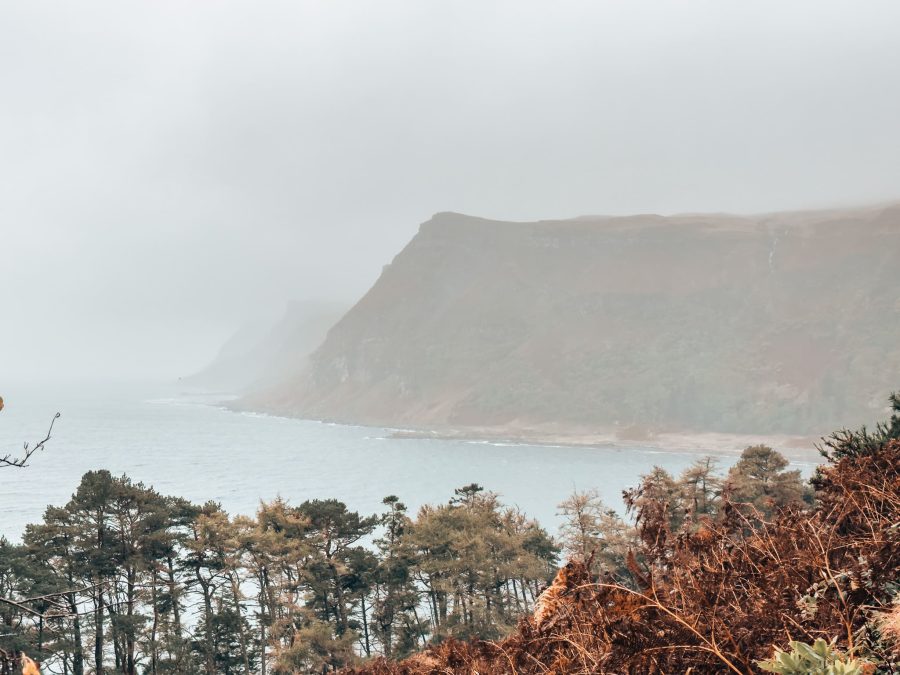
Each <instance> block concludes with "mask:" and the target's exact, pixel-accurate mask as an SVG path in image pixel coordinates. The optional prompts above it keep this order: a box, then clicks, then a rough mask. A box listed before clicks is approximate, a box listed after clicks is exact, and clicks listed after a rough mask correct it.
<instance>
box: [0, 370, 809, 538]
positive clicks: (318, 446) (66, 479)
mask: <svg viewBox="0 0 900 675" xmlns="http://www.w3.org/2000/svg"><path fill="white" fill-rule="evenodd" d="M5 386H6V385H5ZM0 394H2V395H3V396H4V398H5V399H6V409H5V410H3V412H2V413H0V455H2V454H6V452H13V453H17V452H19V450H20V448H21V444H22V442H23V441H24V440H31V441H36V440H39V439H40V438H42V437H43V434H44V432H45V431H46V428H47V425H48V423H49V421H50V418H51V417H52V415H53V414H54V413H55V412H56V411H57V410H59V411H60V412H61V413H62V416H61V417H60V419H59V420H58V421H57V423H56V427H55V428H54V433H53V439H52V440H51V441H50V442H49V443H48V445H47V448H46V450H45V451H44V452H42V453H39V454H37V455H35V456H34V458H33V459H32V461H31V466H30V467H28V468H26V469H11V468H6V469H0V536H6V537H7V538H9V539H13V540H17V539H19V538H20V536H21V533H22V531H23V529H24V527H25V525H26V523H31V522H37V521H39V520H40V519H41V516H42V514H43V511H44V509H45V507H46V506H47V505H48V504H53V505H63V504H65V503H66V502H67V501H68V499H69V498H70V496H71V494H72V492H73V491H74V490H75V488H76V486H77V485H78V481H79V479H80V477H81V475H82V474H83V473H84V472H86V471H89V470H91V469H101V468H102V469H109V470H110V471H112V472H113V473H114V474H123V473H124V474H127V475H128V476H130V477H131V478H132V479H133V480H135V481H141V482H143V483H145V484H148V485H152V486H153V487H155V488H156V489H157V490H158V491H159V492H161V493H163V494H171V495H180V496H183V497H186V498H188V499H191V500H193V501H195V502H204V501H207V500H216V501H218V502H221V503H222V504H223V506H224V507H225V508H226V509H227V510H228V511H229V512H231V513H245V514H253V513H254V512H255V511H256V509H257V506H258V505H259V502H260V500H261V499H262V500H270V499H272V498H274V497H276V496H279V495H280V496H282V497H284V498H286V499H288V500H290V501H292V502H295V503H299V502H301V501H303V500H305V499H313V498H330V497H333V498H337V499H340V500H342V501H344V502H346V504H347V505H348V506H349V507H350V508H352V509H356V510H359V511H361V512H363V513H367V514H368V513H374V512H380V511H381V500H382V498H384V497H385V496H386V495H389V494H395V495H397V496H399V497H400V498H401V500H402V501H404V502H405V503H406V505H407V506H408V507H409V508H410V510H411V511H414V510H415V509H418V508H419V507H420V506H421V505H422V504H425V503H429V502H443V501H446V500H448V499H449V498H450V497H452V496H453V489H454V488H457V487H460V486H462V485H466V484H468V483H473V482H474V483H479V484H481V485H483V486H484V487H485V488H487V489H489V490H493V491H495V492H497V493H499V494H500V495H501V498H502V501H503V502H504V503H505V504H508V505H515V506H518V507H519V508H521V509H522V510H523V511H524V512H526V513H527V514H528V515H530V516H533V517H536V518H538V520H540V522H541V523H543V524H544V525H545V526H546V527H548V528H549V529H551V530H555V529H556V528H557V527H558V524H559V518H558V516H557V509H556V505H557V504H558V503H559V502H560V501H562V500H563V499H565V498H566V496H568V495H569V494H570V493H571V492H572V490H573V489H580V490H583V489H587V488H597V489H598V490H599V491H600V493H601V495H602V496H603V498H604V500H605V501H606V503H607V504H608V505H609V506H611V507H613V508H615V509H617V510H619V511H620V512H621V510H622V501H621V492H622V490H623V489H624V488H627V487H629V486H631V485H634V484H635V482H636V481H637V479H638V477H639V475H640V474H641V473H643V472H646V471H647V470H648V469H649V468H650V467H652V466H653V465H654V464H658V465H660V466H662V467H664V468H666V469H668V470H669V471H672V472H678V471H681V470H682V469H683V468H685V467H686V466H688V465H689V464H690V463H691V462H692V461H693V460H694V459H695V458H696V457H697V456H698V455H697V453H684V452H681V453H679V452H670V451H666V450H660V449H658V448H649V447H648V448H639V447H627V448H621V447H597V448H565V447H545V446H534V445H515V444H499V443H485V442H467V441H444V440H431V439H393V438H390V431H388V430H385V429H377V428H370V427H354V426H341V425H333V424H323V423H320V422H314V421H307V420H294V419H285V418H279V417H271V416H266V415H256V414H249V413H235V412H231V411H228V410H225V409H223V408H222V407H221V406H219V405H216V399H215V398H213V397H202V396H197V395H186V394H181V393H179V392H178V391H177V389H175V388H173V387H165V386H159V385H153V386H151V385H135V384H127V385H126V384H96V383H93V384H90V385H75V384H67V385H47V386H35V385H30V386H7V388H6V389H4V390H3V391H2V392H0ZM720 460H721V463H722V466H723V468H724V467H727V466H728V465H729V464H730V463H731V462H733V461H734V458H733V457H724V458H720ZM798 466H800V468H802V469H804V473H808V472H809V471H810V470H811V467H812V465H811V464H809V465H803V464H798Z"/></svg>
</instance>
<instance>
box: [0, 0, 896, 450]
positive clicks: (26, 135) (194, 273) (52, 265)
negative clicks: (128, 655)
mask: <svg viewBox="0 0 900 675" xmlns="http://www.w3.org/2000/svg"><path fill="white" fill-rule="evenodd" d="M897 63H900V5H898V4H897V3H896V2H893V1H891V0H883V1H872V2H866V3H857V2H849V1H846V2H833V1H828V2H822V1H815V2H813V1H806V2H792V3H782V2H774V1H765V2H753V3H736V2H721V1H719V0H716V1H703V2H701V1H698V2H691V3H685V2H674V1H662V2H642V1H637V2H628V3H624V2H595V1H593V0H592V1H585V2H567V3H538V2H528V1H526V2H523V1H522V0H514V1H513V0H510V1H501V2H484V1H482V0H478V1H475V0H471V1H470V0H460V1H455V2H437V1H430V0H423V1H416V2H409V1H407V2H395V1H390V0H389V1H385V2H355V1H354V2H348V1H340V0H339V1H331V2H294V1H291V2H277V1H276V2H268V3H256V2H227V1H226V2H216V3H201V2H196V3H186V2H176V1H164V2H153V3H122V2H94V1H90V0H85V1H83V2H78V3H71V2H24V1H23V2H4V3H2V5H0V92H2V94H0V96H2V103H0V270H2V272H3V288H4V292H3V293H2V300H0V317H2V322H3V323H2V330H0V385H2V382H3V381H11V380H10V378H14V379H32V380H50V379H61V378H64V379H73V378H80V377H84V376H88V375H89V376H92V377H101V378H108V377H115V378H120V379H125V378H135V377H142V378H147V377H152V378H154V379H158V380H170V379H172V378H174V377H177V376H179V375H184V374H187V373H189V372H192V371H193V370H196V369H197V368H199V367H200V366H202V365H203V364H204V363H205V362H206V361H208V360H209V358H210V357H211V356H212V354H213V353H214V352H215V350H216V349H217V347H218V346H219V345H220V344H221V342H222V341H223V340H224V338H225V337H227V335H229V334H230V333H231V332H232V331H234V330H235V329H236V328H237V327H238V326H239V325H241V324H242V323H244V322H245V321H247V320H249V319H256V318H262V317H271V316H273V315H276V314H278V313H279V312H281V311H282V309H283V307H284V306H285V303H287V302H288V301H292V300H301V301H302V300H316V299H321V300H334V301H339V302H344V303H347V304H350V303H352V302H353V301H354V300H355V299H356V298H357V297H358V296H359V295H360V294H361V293H362V292H364V291H365V290H366V289H367V288H368V287H369V286H370V284H371V283H372V282H373V280H374V279H375V278H376V277H377V275H378V273H379V271H380V269H381V266H382V265H383V264H385V263H387V262H388V261H389V260H390V259H391V257H392V256H393V255H394V254H395V253H396V252H397V251H398V250H399V249H400V248H401V247H402V246H403V244H404V243H405V242H406V241H408V240H409V238H410V237H411V236H412V234H413V233H414V232H415V230H416V227H417V224H418V223H419V222H421V221H423V220H425V219H426V218H428V217H429V215H430V214H432V213H434V212H437V211H444V210H455V211H461V212H467V213H473V214H477V215H482V216H488V217H494V218H506V219H535V218H550V217H565V216H575V215H579V214H584V213H598V212H601V213H630V212H648V211H653V212H663V213H671V212H680V211H695V210H708V211H717V210H728V211H760V210H774V209H782V208H800V207H811V206H832V205H839V204H852V203H861V202H871V201H878V200H884V199H892V198H896V197H897V196H898V191H897V185H898V179H900V152H898V150H900V126H898V125H897V123H896V120H897V119H898V118H900V90H898V88H897V87H896V86H895V83H896V81H897V72H896V70H897ZM0 393H2V394H3V395H4V396H5V397H7V398H8V399H9V400H10V401H13V400H15V398H16V392H15V391H10V390H9V388H8V386H7V387H5V388H4V389H3V390H2V391H0ZM3 438H4V439H7V432H6V430H4V432H3Z"/></svg>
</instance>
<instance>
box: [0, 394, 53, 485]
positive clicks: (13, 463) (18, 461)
mask: <svg viewBox="0 0 900 675" xmlns="http://www.w3.org/2000/svg"><path fill="white" fill-rule="evenodd" d="M2 401H3V399H0V410H2V409H3V403H2ZM58 419H59V413H56V414H55V415H54V416H53V419H51V420H50V428H49V429H47V435H46V436H45V437H44V439H43V440H42V441H40V442H39V443H36V444H35V445H34V446H29V445H28V443H27V442H26V443H25V446H24V450H23V453H24V454H22V456H21V457H13V456H12V455H11V454H7V455H5V456H3V457H0V469H2V468H5V467H15V468H17V469H21V468H23V467H26V466H28V460H29V459H31V456H32V455H34V453H36V452H37V451H39V450H43V449H44V445H45V444H46V443H47V441H49V440H50V434H52V433H53V425H54V424H55V423H56V420H58Z"/></svg>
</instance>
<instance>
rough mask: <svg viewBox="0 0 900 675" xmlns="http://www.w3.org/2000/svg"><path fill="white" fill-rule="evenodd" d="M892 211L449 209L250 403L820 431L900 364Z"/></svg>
mask: <svg viewBox="0 0 900 675" xmlns="http://www.w3.org/2000/svg"><path fill="white" fill-rule="evenodd" d="M898 256H900V206H896V205H895V206H890V207H879V208H870V209H858V210H846V211H817V212H798V213H776V214H767V215H760V216H747V217H738V216H728V215H715V214H706V215H684V216H673V217H661V216H654V215H640V216H631V217H621V218H613V217H585V218H579V219H575V220H565V221H542V222H533V223H510V222H499V221H490V220H484V219H481V218H473V217H468V216H463V215H459V214H454V213H442V214H438V215H436V216H434V217H433V218H432V219H431V220H429V221H428V222H426V223H424V224H423V225H422V226H421V229H420V230H419V233H418V234H417V235H416V236H415V237H414V238H413V239H412V241H411V242H410V243H409V245H408V246H407V247H406V248H405V249H404V250H403V251H402V252H401V253H400V254H399V255H398V256H397V257H396V258H395V259H394V260H393V262H392V263H391V264H390V265H388V266H387V267H385V269H384V272H383V273H382V275H381V277H380V278H379V279H378V281H377V283H376V284H375V285H374V286H373V288H372V289H371V290H370V291H369V292H368V293H367V294H366V295H365V296H364V297H363V298H362V299H361V300H360V301H359V302H358V303H357V304H356V306H355V307H353V308H352V309H351V310H350V311H349V312H348V313H347V314H346V315H345V316H344V317H343V318H342V319H341V320H340V321H338V322H337V324H336V325H335V326H334V327H333V328H332V329H331V330H330V331H329V333H328V337H327V338H326V339H325V341H324V343H323V344H322V345H321V346H320V347H319V348H318V350H316V351H315V353H314V354H313V356H312V358H311V363H310V366H309V368H308V369H307V370H306V371H305V372H304V373H303V374H302V375H299V376H295V377H294V378H292V379H291V380H290V381H289V382H287V383H284V384H282V385H281V386H279V387H275V388H270V389H268V390H266V391H264V392H261V393H257V394H255V395H253V396H251V397H249V398H248V399H247V400H246V401H245V402H244V405H246V406H247V407H250V408H256V409H265V410H270V411H275V412H278V413H281V414H288V415H298V416H304V417H312V418H316V419H331V420H337V421H346V422H351V423H364V424H373V425H381V426H391V427H401V428H413V429H436V430H442V429H456V430H459V429H462V430H465V429H475V430H478V431H480V432H482V433H483V432H484V431H485V430H493V431H495V432H497V433H499V434H506V435H517V434H519V433H524V432H528V431H529V430H531V431H541V432H545V433H548V434H559V435H577V434H581V433H590V432H597V431H609V430H612V431H619V432H620V433H622V434H623V435H628V434H632V435H634V434H645V433H651V432H654V431H666V432H669V431H675V432H685V431H701V432H705V431H718V432H734V433H748V434H766V433H785V434H800V435H803V434H812V435H815V436H820V435H822V434H825V433H828V432H829V431H830V430H831V429H834V428H836V427H837V426H838V425H840V424H850V425H854V426H855V425H860V424H864V423H869V422H871V421H872V420H875V419H879V418H880V416H881V414H882V410H883V395H884V392H885V391H890V389H891V387H892V386H893V385H894V383H893V382H891V381H890V380H891V378H893V377H895V376H896V373H897V372H898V370H900V347H898V344H897V340H896V336H897V335H898V334H900V301H898V298H897V293H896V289H898V288H900V266H898V265H897V264H896V261H897V258H898Z"/></svg>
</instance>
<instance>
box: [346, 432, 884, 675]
mask: <svg viewBox="0 0 900 675" xmlns="http://www.w3.org/2000/svg"><path fill="white" fill-rule="evenodd" d="M640 526H641V528H642V529H643V531H644V532H646V533H652V536H647V537H646V538H645V539H644V543H643V545H642V546H641V548H640V550H637V551H635V552H634V554H633V555H631V556H630V559H629V567H630V569H631V570H632V575H633V578H632V579H631V580H614V579H597V578H593V577H592V576H591V575H590V574H589V572H588V567H587V566H586V565H585V564H584V563H583V562H570V563H569V564H568V565H566V567H565V568H563V570H561V571H560V574H559V575H558V576H557V580H556V582H554V585H553V586H552V587H551V588H550V589H549V590H548V591H547V592H546V593H545V595H544V597H543V599H542V602H541V603H540V605H539V607H538V611H537V612H536V616H528V617H525V618H523V619H522V620H521V621H520V623H519V625H518V628H517V630H516V631H515V632H514V633H513V634H512V635H510V636H509V637H507V638H506V639H504V640H502V641H499V642H486V641H472V642H460V641H453V640H450V641H446V642H444V643H442V644H438V645H435V646H432V647H431V648H429V649H428V650H427V651H425V652H423V653H420V654H416V655H414V656H412V657H411V658H409V659H407V660H405V661H401V662H391V661H387V660H384V659H376V660H373V661H370V662H368V663H366V664H364V665H363V666H361V667H358V668H355V669H350V670H348V671H346V672H347V673H350V674H354V675H364V674H365V675H425V674H432V673H434V674H436V673H459V674H462V673H466V674H474V673H479V674H481V675H487V674H501V673H504V674H505V673H510V674H511V673H547V674H549V673H558V674H563V673H686V672H691V673H749V672H757V670H758V669H757V667H756V661H757V660H759V659H763V658H767V657H769V656H771V653H772V648H773V645H786V644H787V643H788V641H789V640H801V641H804V642H813V641H814V640H815V639H816V638H819V637H821V638H825V639H826V640H831V639H833V638H836V639H837V643H838V645H840V647H841V648H842V649H844V650H851V651H857V652H859V651H861V650H866V651H867V654H868V658H869V659H870V660H872V659H874V660H875V661H877V662H879V663H888V662H894V661H895V660H897V659H898V656H900V655H898V652H897V649H898V644H897V641H896V637H894V638H892V637H891V634H890V632H891V631H890V627H889V626H888V624H886V623H885V621H888V620H889V619H887V618H885V617H889V615H890V612H891V608H890V607H889V606H888V603H889V598H890V596H891V594H892V593H896V589H893V590H892V584H896V583H897V582H898V580H900V442H898V441H891V442H889V443H887V444H886V445H885V446H884V447H883V448H881V449H880V450H879V451H878V452H874V453H871V454H867V455H860V456H847V457H843V458H842V459H840V460H838V461H836V462H834V463H831V464H827V465H825V466H824V467H822V469H821V471H820V474H819V476H818V479H817V493H816V506H815V507H814V508H812V509H808V510H804V509H801V508H799V507H794V508H790V509H787V510H783V511H781V512H780V513H778V514H777V515H776V516H775V517H774V518H772V519H771V520H769V521H766V520H764V519H763V518H762V517H761V516H760V515H759V514H753V513H751V514H748V513H747V512H746V510H745V509H740V508H729V507H728V506H726V508H725V510H724V513H723V515H722V516H720V517H719V518H717V519H716V520H704V521H701V522H698V523H693V524H692V526H690V527H687V528H685V529H684V530H683V531H681V532H676V533H673V532H670V531H669V530H668V526H667V525H666V522H665V509H664V508H661V509H660V510H659V514H658V517H657V518H656V519H655V520H654V517H653V515H652V513H651V514H650V515H649V516H647V515H645V517H644V519H643V522H641V523H640ZM879 617H881V618H880V619H879ZM879 620H880V621H881V624H879V623H878V622H879ZM878 625H883V626H886V627H887V628H886V629H885V630H884V631H883V635H882V636H880V637H879V636H878V635H877V633H876V634H874V636H873V634H872V630H873V629H872V627H875V626H878ZM875 630H876V631H877V628H875ZM885 672H887V671H885Z"/></svg>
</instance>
